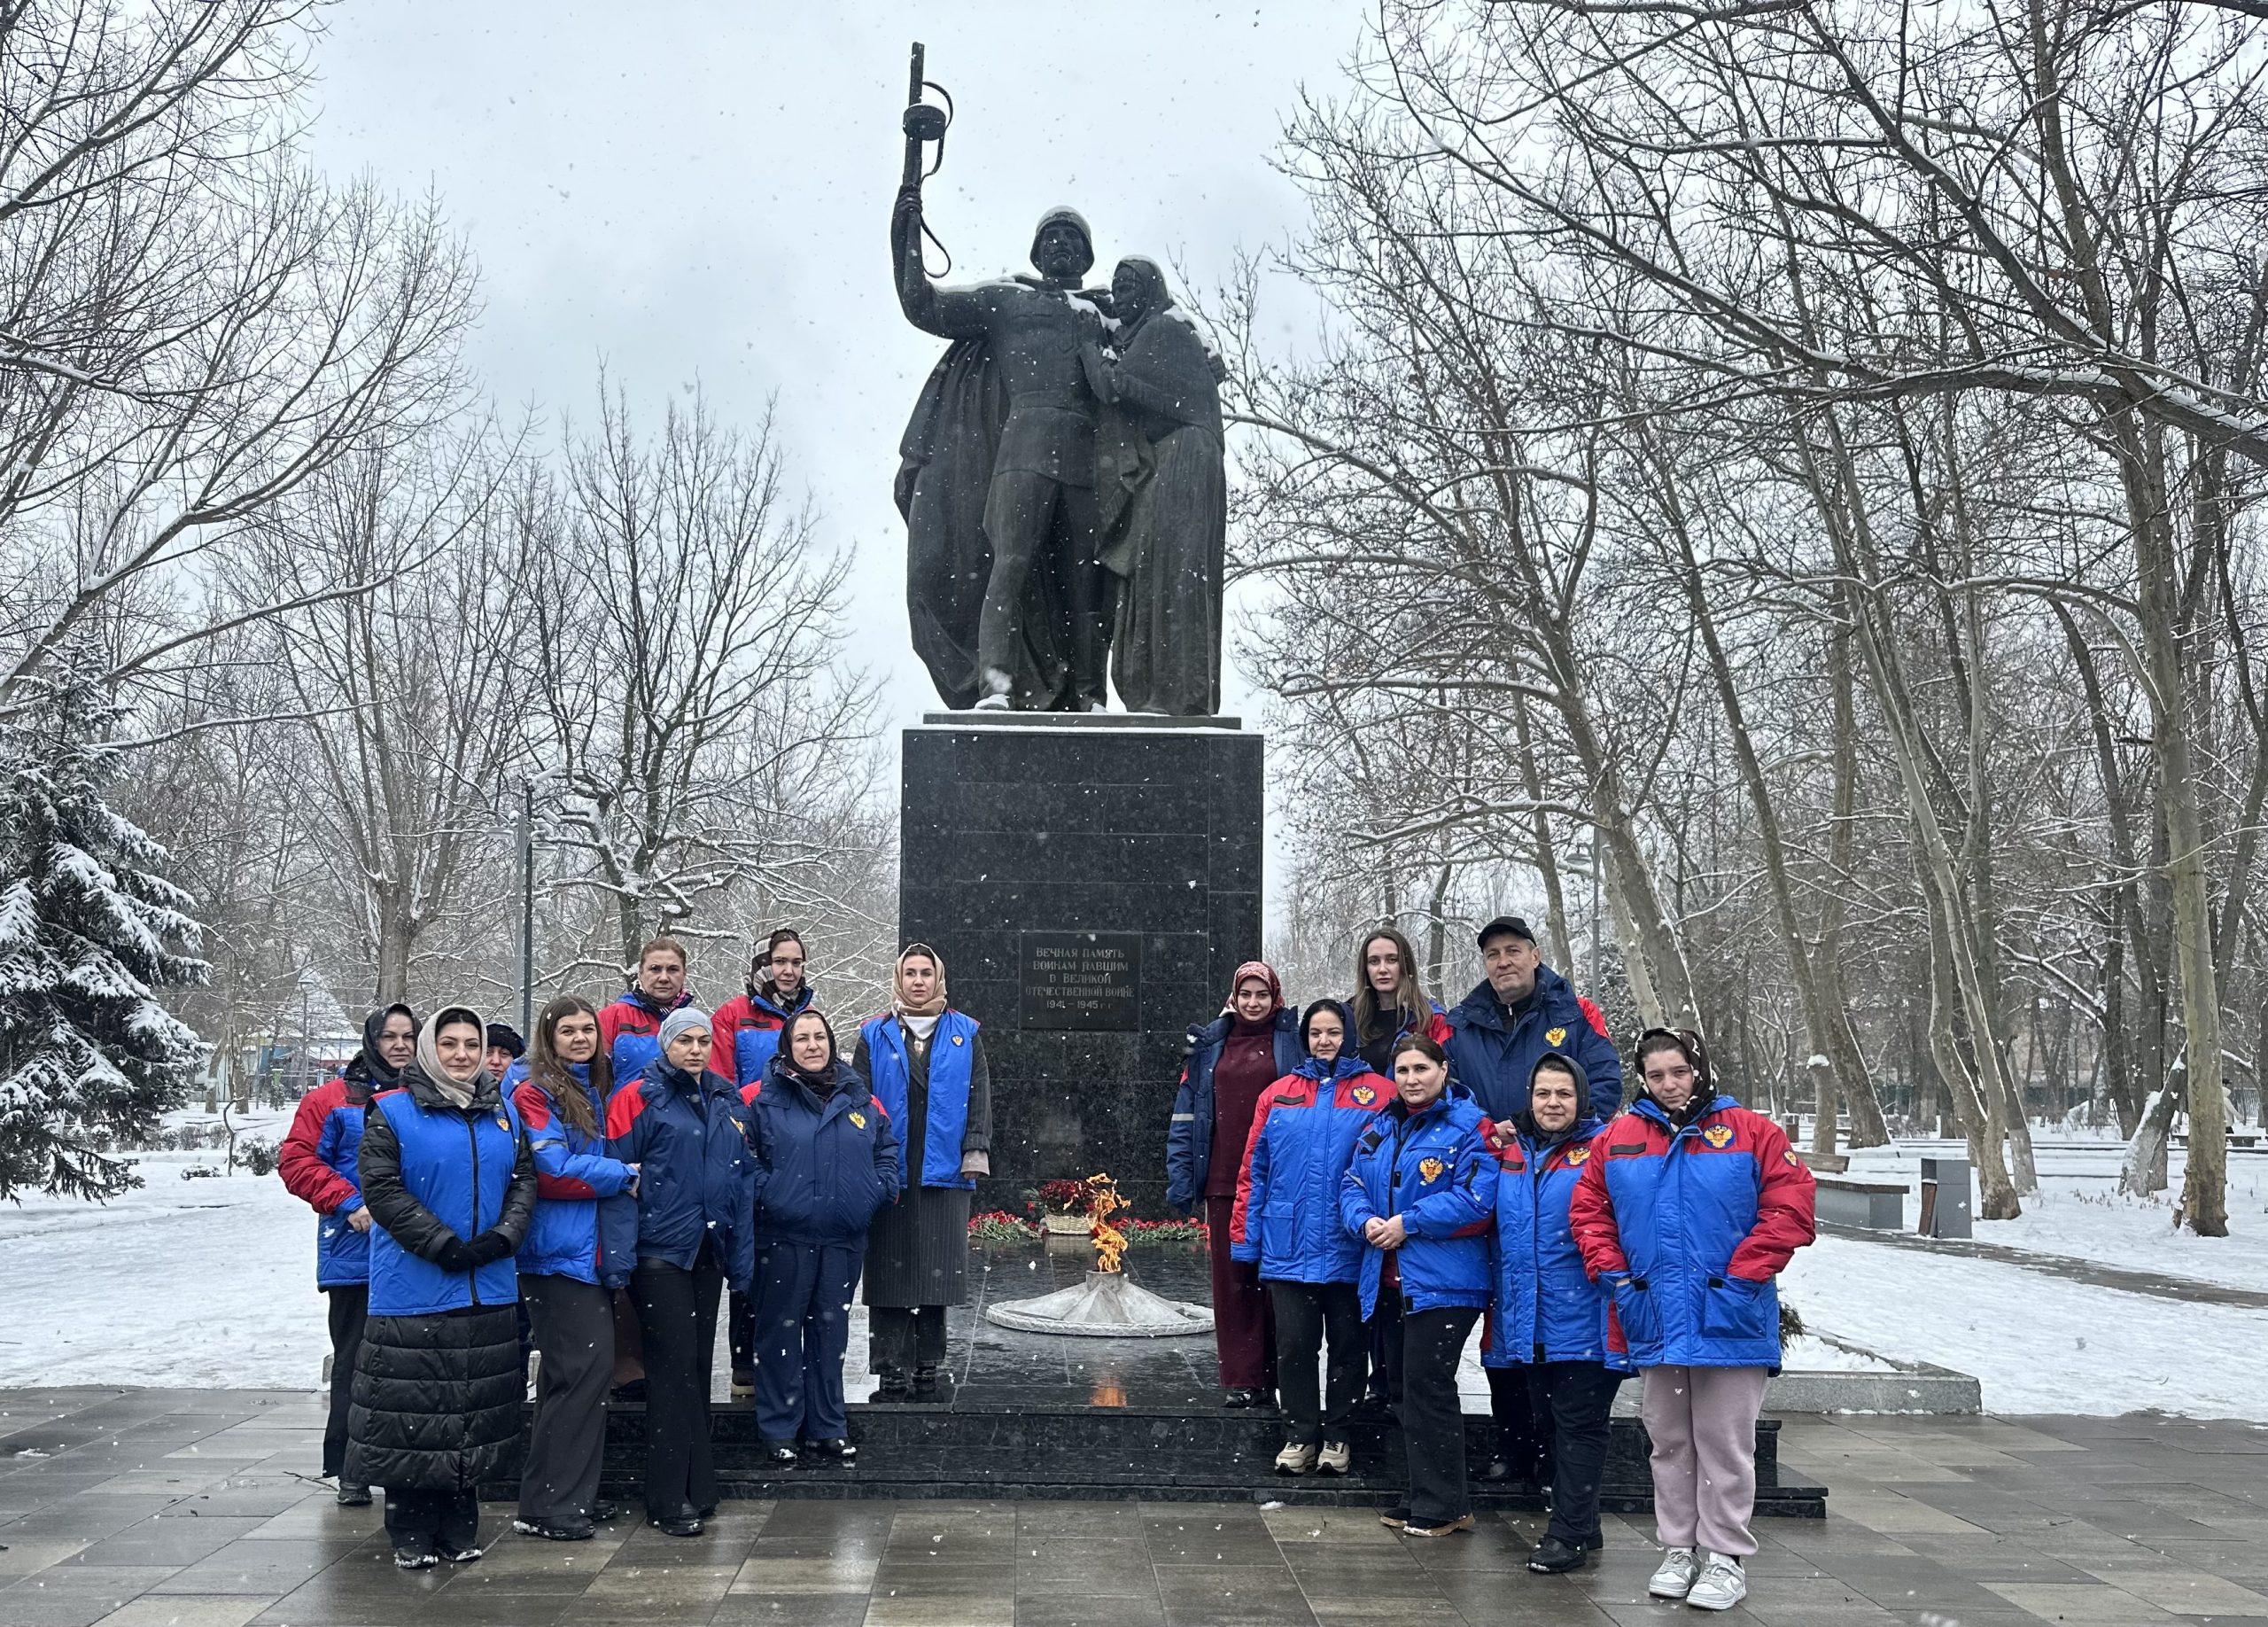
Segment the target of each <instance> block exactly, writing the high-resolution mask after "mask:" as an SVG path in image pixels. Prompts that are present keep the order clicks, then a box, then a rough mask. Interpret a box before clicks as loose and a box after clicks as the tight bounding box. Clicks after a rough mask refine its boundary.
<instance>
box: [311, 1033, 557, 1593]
mask: <svg viewBox="0 0 2268 1627" xmlns="http://www.w3.org/2000/svg"><path fill="white" fill-rule="evenodd" d="M487 1027H488V1025H487V1024H485V1023H483V1022H482V1021H481V1020H480V1016H479V1014H478V1013H477V1012H475V1011H474V1010H472V1009H471V1008H470V1007H467V1006H458V1005H445V1006H443V1007H442V1008H441V1009H440V1010H439V1012H438V1013H436V1014H435V1015H434V1016H432V1018H431V1019H430V1020H429V1021H428V1022H427V1023H426V1024H425V1026H424V1027H423V1029H421V1030H420V1031H418V1035H417V1047H416V1055H413V1056H412V1057H411V1059H410V1062H409V1065H408V1067H406V1068H404V1069H403V1070H401V1082H400V1085H399V1086H397V1087H396V1088H394V1089H392V1090H384V1091H381V1092H379V1093H378V1094H377V1095H376V1096H374V1097H372V1098H371V1099H370V1106H369V1111H368V1113H367V1114H366V1115H365V1117H364V1122H363V1127H362V1141H361V1148H360V1150H359V1152H358V1154H357V1157H356V1165H357V1169H356V1173H357V1175H358V1177H359V1179H361V1186H362V1201H363V1202H364V1203H367V1204H368V1205H369V1210H370V1218H371V1220H372V1222H373V1225H372V1227H371V1230H370V1233H369V1239H370V1320H369V1322H368V1323H367V1324H365V1326H364V1327H363V1330H362V1347H361V1351H359V1352H358V1353H357V1356H356V1358H355V1366H354V1402H353V1411H352V1413H351V1417H350V1420H349V1425H348V1442H347V1448H346V1474H347V1476H348V1478H350V1479H352V1480H353V1482H354V1483H356V1484H358V1485H366V1486H384V1488H385V1492H386V1535H387V1537H389V1538H391V1539H392V1544H393V1562H394V1563H395V1564H397V1565H399V1566H400V1567H401V1568H402V1569H405V1570H416V1569H423V1568H424V1567H426V1566H429V1565H432V1564H434V1563H436V1562H438V1561H440V1560H443V1559H447V1560H449V1561H453V1562H455V1563H459V1564H462V1563H463V1562H465V1561H469V1560H476V1559H478V1558H479V1557H480V1503H479V1500H478V1499H479V1488H480V1483H481V1482H483V1481H484V1480H494V1479H498V1478H501V1477H502V1476H505V1475H509V1474H510V1473H511V1471H512V1468H513V1467H515V1464H516V1460H517V1458H518V1455H519V1453H518V1448H519V1441H520V1396H521V1390H522V1388H523V1386H524V1380H523V1379H522V1377H521V1371H522V1370H521V1366H520V1327H519V1317H518V1315H517V1310H518V1306H519V1300H520V1294H519V1281H518V1278H517V1273H515V1272H514V1271H513V1269H512V1253H513V1251H514V1250H515V1249H517V1248H518V1247H519V1246H520V1240H521V1239H522V1238H524V1237H525V1236H526V1235H527V1229H528V1218H529V1217H530V1216H531V1215H532V1213H533V1212H534V1211H535V1164H534V1161H533V1159H532V1156H531V1155H530V1154H529V1151H528V1144H527V1137H526V1136H525V1135H524V1133H522V1131H521V1129H520V1123H519V1116H518V1114H517V1113H516V1112H515V1111H514V1110H513V1109H512V1106H511V1104H510V1103H509V1102H506V1101H505V1100H504V1097H503V1093H502V1092H501V1091H500V1090H499V1089H498V1088H497V1085H496V1081H495V1080H494V1079H493V1078H490V1077H489V1074H488V1070H487V1069H486V1068H485V1066H484V1065H483V1055H484V1053H485V1050H486V1048H487Z"/></svg>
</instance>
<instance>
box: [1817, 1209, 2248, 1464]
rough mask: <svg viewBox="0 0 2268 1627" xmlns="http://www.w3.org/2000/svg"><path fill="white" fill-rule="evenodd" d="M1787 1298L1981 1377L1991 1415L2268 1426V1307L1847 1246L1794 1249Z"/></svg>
mask: <svg viewBox="0 0 2268 1627" xmlns="http://www.w3.org/2000/svg"><path fill="white" fill-rule="evenodd" d="M1781 1292H1782V1293H1783V1295H1784V1296H1786V1297H1787V1299H1788V1300H1789V1301H1790V1303H1791V1304H1794V1305H1795V1306H1796V1308H1797V1309H1798V1312H1801V1313H1802V1316H1803V1319H1804V1321H1805V1323H1806V1325H1807V1326H1809V1327H1816V1328H1820V1329H1822V1330H1824V1331H1826V1332H1829V1333H1831V1334H1834V1335H1837V1336H1838V1337H1841V1338H1845V1339H1848V1340H1850V1341H1851V1342H1852V1343H1856V1344H1861V1345H1865V1346H1866V1347H1868V1349H1870V1350H1874V1351H1879V1352H1881V1353H1882V1354H1883V1355H1884V1356H1889V1357H1894V1358H1899V1359H1902V1360H1907V1361H1926V1362H1932V1363H1935V1364H1936V1365H1937V1366H1941V1367H1952V1368H1953V1369H1955V1370H1956V1371H1959V1372H1961V1373H1967V1374H1974V1375H1975V1376H1976V1377H1977V1380H1978V1381H1979V1382H1981V1383H1982V1384H1983V1386H1984V1392H1985V1410H1986V1411H1987V1412H1992V1413H2130V1412H2140V1411H2143V1410H2146V1409H2151V1408H2155V1409H2157V1410H2160V1411H2163V1412H2167V1413H2181V1414H2184V1415H2186V1416H2188V1417H2192V1418H2254V1419H2262V1420H2268V1311H2251V1310H2242V1309H2237V1308H2233V1307H2230V1306H2225V1305H2201V1304H2182V1303H2179V1302H2178V1301H2174V1300H2169V1299H2157V1298H2153V1297H2149V1296H2144V1295H2140V1294H2129V1293H2123V1292H2120V1291H2119V1290H2117V1289H2115V1288H2091V1287H2089V1286H2087V1285H2086V1284H2085V1283H2080V1282H2073V1281H2066V1280H2064V1279H2062V1278H2056V1277H2049V1276H2045V1275H2043V1274H2041V1273H2039V1272H2036V1271H2031V1270H2027V1269H2026V1268H2025V1267H2023V1266H2021V1265H2003V1264H2001V1263H2000V1262H1998V1261H1994V1260H1971V1259H1960V1258H1955V1257H1949V1256H1946V1255H1938V1254H1928V1253H1923V1252H1921V1251H1919V1250H1917V1249H1901V1248H1898V1247H1896V1246H1895V1245H1892V1244H1888V1243H1869V1242H1852V1241H1849V1240H1846V1239H1844V1238H1841V1237H1822V1238H1821V1239H1820V1240H1819V1242H1815V1243H1814V1244H1813V1245H1812V1246H1811V1247H1810V1248H1808V1249H1801V1250H1799V1251H1798V1253H1797V1255H1796V1257H1795V1260H1794V1261H1793V1263H1792V1264H1790V1265H1789V1267H1788V1270H1787V1273H1786V1274H1785V1275H1784V1276H1783V1277H1782V1279H1781Z"/></svg>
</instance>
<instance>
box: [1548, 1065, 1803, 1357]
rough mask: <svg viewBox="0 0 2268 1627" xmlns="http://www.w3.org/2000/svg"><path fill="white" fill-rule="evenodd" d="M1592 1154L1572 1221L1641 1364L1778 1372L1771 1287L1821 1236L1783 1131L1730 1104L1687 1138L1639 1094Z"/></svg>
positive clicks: (1703, 1119) (1704, 1118)
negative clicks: (1790, 1262) (1791, 1260)
mask: <svg viewBox="0 0 2268 1627" xmlns="http://www.w3.org/2000/svg"><path fill="white" fill-rule="evenodd" d="M1592 1147H1593V1149H1594V1150H1593V1153H1592V1156H1591V1157H1590V1159H1589V1161H1588V1163H1587V1164H1585V1165H1584V1168H1583V1173H1582V1176H1581V1179H1580V1180H1579V1181H1578V1182H1577V1183H1576V1187H1575V1195H1574V1199H1573V1203H1572V1204H1571V1205H1570V1218H1571V1220H1572V1223H1573V1227H1574V1233H1575V1242H1576V1244H1577V1246H1578V1247H1580V1248H1581V1249H1582V1251H1583V1264H1584V1265H1585V1266H1586V1267H1587V1268H1588V1270H1589V1272H1590V1273H1591V1275H1592V1276H1593V1277H1595V1278H1596V1279H1598V1280H1599V1281H1602V1282H1604V1283H1605V1284H1607V1285H1608V1287H1609V1288H1610V1289H1611V1291H1612V1294H1613V1296H1614V1309H1615V1315H1616V1317H1617V1319H1618V1320H1619V1321H1620V1323H1621V1325H1622V1333H1623V1336H1624V1338H1626V1339H1627V1340H1628V1342H1629V1346H1630V1359H1631V1360H1632V1362H1634V1363H1635V1365H1636V1366H1641V1367H1660V1366H1689V1367H1769V1368H1772V1369H1773V1370H1775V1372H1776V1371H1777V1370H1778V1368H1779V1366H1780V1295H1779V1290H1778V1288H1777V1286H1776V1285H1775V1281H1774V1279H1775V1278H1776V1277H1777V1276H1778V1275H1779V1273H1780V1272H1781V1271H1782V1269H1783V1267H1785V1266H1786V1265H1787V1263H1788V1260H1789V1258H1790V1257H1791V1256H1792V1255H1793V1254H1794V1253H1795V1251H1796V1250H1797V1249H1800V1248H1802V1247H1803V1246H1804V1245H1805V1244H1806V1243H1807V1242H1811V1240H1812V1239H1813V1238H1814V1236H1815V1235H1817V1228H1816V1226H1815V1224H1814V1218H1813V1212H1812V1203H1813V1197H1814V1190H1815V1188H1814V1185H1813V1182H1812V1175H1811V1171H1810V1170H1809V1169H1808V1168H1806V1166H1805V1164H1804V1163H1803V1161H1802V1160H1801V1159H1799V1158H1798V1157H1797V1156H1796V1155H1795V1152H1794V1150H1793V1149H1792V1148H1790V1147H1789V1145H1788V1137H1787V1134H1786V1133H1785V1132H1784V1131H1783V1130H1782V1129H1781V1128H1780V1126H1779V1125H1775V1124H1774V1123H1773V1122H1772V1121H1771V1120H1770V1119H1769V1118H1767V1117H1765V1116H1764V1115H1763V1114H1761V1113H1752V1112H1751V1111H1749V1109H1746V1108H1744V1107H1743V1106H1741V1105H1740V1103H1739V1102H1736V1101H1734V1100H1733V1099H1732V1098H1731V1097H1730V1096H1724V1095H1720V1096H1715V1097H1713V1098H1712V1099H1711V1100H1710V1102H1709V1105H1708V1106H1707V1107H1706V1108H1705V1109H1703V1110H1702V1112H1701V1113H1700V1114H1699V1115H1698V1116H1697V1117H1695V1118H1694V1120H1693V1122H1692V1123H1690V1124H1689V1125H1685V1126H1683V1127H1682V1128H1680V1127H1679V1126H1678V1125H1675V1124H1674V1123H1673V1122H1672V1121H1671V1119H1670V1117H1669V1115H1668V1114H1667V1113H1666V1112H1665V1111H1663V1109H1662V1107H1661V1105H1660V1103H1658V1102H1655V1101H1654V1100H1653V1099H1652V1098H1651V1097H1647V1096H1642V1097H1640V1098H1639V1099H1638V1102H1637V1103H1636V1104H1635V1106H1633V1107H1632V1108H1631V1109H1630V1110H1629V1111H1628V1112H1627V1113H1625V1114H1623V1115H1621V1116H1620V1117H1618V1118H1616V1119H1615V1120H1614V1122H1613V1123H1612V1124H1610V1125H1607V1127H1606V1128H1605V1129H1604V1131H1602V1132H1601V1133H1599V1136H1598V1139H1597V1140H1595V1141H1594V1142H1593V1143H1592Z"/></svg>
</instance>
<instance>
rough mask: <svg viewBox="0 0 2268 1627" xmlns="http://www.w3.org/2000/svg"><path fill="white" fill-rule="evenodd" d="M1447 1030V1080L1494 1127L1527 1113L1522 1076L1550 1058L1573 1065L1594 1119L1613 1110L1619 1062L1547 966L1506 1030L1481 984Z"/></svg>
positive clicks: (1498, 1005)
mask: <svg viewBox="0 0 2268 1627" xmlns="http://www.w3.org/2000/svg"><path fill="white" fill-rule="evenodd" d="M1441 1048H1442V1049H1443V1050H1445V1051H1447V1052H1448V1053H1449V1073H1450V1075H1451V1076H1452V1077H1453V1078H1455V1079H1456V1082H1457V1083H1458V1084H1460V1085H1462V1086H1464V1087H1465V1089H1467V1090H1469V1091H1471V1092H1472V1094H1473V1098H1474V1100H1476V1101H1477V1102H1480V1109H1481V1111H1483V1112H1484V1113H1486V1114H1487V1115H1488V1117H1490V1118H1491V1119H1493V1120H1495V1122H1497V1123H1499V1124H1502V1123H1504V1122H1505V1121H1507V1120H1509V1119H1511V1118H1515V1117H1518V1116H1519V1115H1520V1114H1522V1113H1525V1112H1526V1111H1527V1081H1528V1076H1529V1075H1530V1074H1532V1073H1534V1071H1535V1064H1536V1063H1539V1062H1541V1061H1542V1060H1543V1058H1544V1057H1545V1056H1547V1055H1550V1053H1552V1052H1554V1051H1557V1052H1559V1053H1560V1054H1561V1055H1566V1056H1572V1057H1573V1058H1574V1059H1575V1061H1576V1062H1577V1063H1581V1066H1582V1070H1583V1073H1584V1076H1585V1077H1586V1078H1588V1080H1589V1082H1590V1104H1589V1110H1590V1112H1591V1113H1592V1114H1593V1115H1594V1116H1595V1117H1599V1118H1612V1117H1614V1115H1615V1114H1616V1113H1618V1112H1619V1111H1620V1110H1621V1109H1622V1059H1621V1057H1619V1056H1618V1055H1615V1050H1614V1047H1613V1045H1612V1043H1610V1042H1609V1040H1608V1039H1607V1038H1606V1018H1605V1016H1604V1015H1603V1014H1602V1013H1601V1012H1600V1010H1599V1008H1597V1007H1596V1006H1595V1005H1593V1004H1592V1003H1591V1002H1590V1001H1589V1000H1583V999H1581V998H1580V997H1578V996H1577V994H1576V993H1575V991H1574V990H1573V989H1572V988H1570V987H1568V986H1567V980H1566V979H1565V977H1561V976H1560V975H1559V974H1558V973H1557V972H1556V971H1553V970H1552V969H1550V967H1549V966H1539V967H1537V968H1536V969H1535V994H1534V999H1532V1000H1529V1002H1528V1004H1527V1008H1526V1010H1524V1011H1522V1012H1521V1013H1520V1014H1519V1015H1518V1016H1517V1017H1515V1018H1513V1019H1512V1021H1511V1025H1510V1026H1509V1027H1508V1026H1506V1024H1505V1022H1504V1005H1503V1001H1502V1000H1498V999H1497V998H1496V991H1495V989H1493V988H1491V987H1489V986H1488V983H1487V979H1486V978H1483V979H1482V980H1481V983H1480V986H1479V987H1478V988H1476V989H1474V990H1473V991H1472V993H1470V994H1468V995H1466V996H1465V997H1464V999H1463V1000H1460V1001H1458V1002H1457V1006H1456V1010H1454V1011H1452V1012H1450V1013H1449V1038H1448V1039H1445V1040H1443V1041H1442V1042H1441Z"/></svg>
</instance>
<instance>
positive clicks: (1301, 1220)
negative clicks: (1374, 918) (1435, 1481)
mask: <svg viewBox="0 0 2268 1627" xmlns="http://www.w3.org/2000/svg"><path fill="white" fill-rule="evenodd" d="M1300 1032H1301V1036H1302V1037H1303V1038H1304V1039H1306V1041H1307V1047H1308V1058H1307V1060H1306V1061H1305V1062H1303V1063H1301V1064H1300V1065H1299V1066H1298V1067H1296V1068H1294V1069H1293V1070H1292V1071H1291V1072H1290V1073H1288V1074H1286V1075H1285V1076H1284V1077H1283V1078H1280V1079H1278V1080H1277V1081H1276V1083H1275V1084H1273V1085H1271V1086H1269V1087H1268V1088H1267V1089H1266V1090H1264V1091H1262V1093H1261V1096H1260V1104H1259V1106H1258V1107H1257V1108H1256V1109H1254V1112H1253V1119H1252V1134H1251V1137H1250V1138H1249V1139H1248V1140H1247V1142H1246V1144H1245V1149H1244V1164H1243V1166H1242V1167H1241V1168H1240V1169H1239V1172H1238V1173H1237V1198H1236V1208H1235V1211H1234V1214H1233V1216H1232V1218H1231V1224H1230V1248H1231V1253H1232V1254H1233V1256H1234V1257H1235V1258H1237V1259H1239V1260H1241V1261H1245V1262H1247V1263H1248V1264H1251V1265H1257V1266H1258V1267H1259V1268H1260V1280H1261V1281H1262V1282H1264V1283H1266V1284H1267V1285H1268V1293H1269V1297H1270V1300H1271V1301H1273V1303H1274V1305H1275V1311H1276V1382H1277V1383H1278V1386H1279V1387H1280V1389H1281V1391H1282V1395H1283V1405H1284V1421H1285V1428H1284V1450H1283V1451H1281V1452H1278V1453H1277V1454H1276V1472H1277V1473H1278V1474H1279V1475H1304V1474H1306V1473H1307V1472H1308V1471H1309V1469H1311V1468H1315V1467H1317V1466H1318V1465H1320V1467H1322V1468H1323V1470H1324V1473H1326V1474H1332V1475H1343V1474H1345V1473H1347V1470H1348V1466H1349V1464H1350V1463H1351V1462H1352V1461H1353V1453H1352V1452H1351V1451H1350V1450H1349V1448H1348V1444H1347V1421H1348V1415H1349V1414H1350V1413H1353V1412H1354V1410H1355V1403H1356V1402H1358V1401H1360V1400H1361V1399H1362V1398H1363V1366H1364V1364H1365V1360H1366V1358H1367V1357H1368V1355H1369V1343H1368V1337H1367V1335H1365V1334H1364V1332H1363V1306H1362V1301H1361V1298H1360V1296H1357V1295H1356V1293H1355V1279H1356V1278H1358V1277H1360V1276H1361V1275H1362V1273H1363V1241H1362V1239H1361V1238H1359V1237H1357V1236H1355V1234H1353V1233H1351V1232H1349V1231H1348V1229H1347V1227H1346V1226H1345V1225H1344V1224H1343V1223H1341V1221H1340V1218H1339V1183H1340V1180H1341V1179H1343V1178H1344V1177H1345V1175H1346V1173H1347V1164H1348V1159H1349V1158H1351V1157H1352V1156H1354V1151H1355V1140H1356V1139H1357V1138H1358V1137H1360V1136H1361V1135H1362V1133H1363V1130H1364V1129H1365V1128H1367V1127H1368V1126H1369V1125H1370V1124H1371V1119H1372V1117H1373V1116H1374V1115H1376V1114H1377V1113H1378V1111H1379V1109H1381V1108H1383V1107H1385V1106H1386V1101H1387V1099H1388V1098H1389V1097H1391V1096H1392V1095H1393V1094H1394V1087H1393V1086H1391V1085H1388V1084H1387V1083H1386V1081H1385V1080H1384V1079H1383V1078H1379V1076H1378V1075H1377V1074H1375V1073H1373V1072H1371V1069H1370V1065H1369V1064H1368V1063H1365V1062H1363V1059H1362V1058H1361V1057H1360V1056H1356V1055H1340V1048H1341V1047H1343V1046H1344V1045H1345V1044H1346V1042H1347V1024H1346V1020H1345V1018H1344V1017H1343V1016H1341V1015H1340V1009H1339V1005H1338V1002H1337V1001H1335V1000H1317V1001H1316V1002H1315V1004H1313V1005H1312V1006H1309V1008H1307V1010H1306V1011H1305V1012H1304V1013H1302V1014H1301V1017H1300ZM1326 1335H1327V1336H1328V1338H1329V1341H1330V1349H1331V1355H1330V1359H1329V1364H1328V1366H1329V1373H1330V1377H1329V1380H1328V1382H1327V1383H1326V1384H1325V1385H1324V1388H1323V1389H1322V1390H1318V1389H1317V1384H1316V1358H1317V1356H1319V1355H1321V1354H1322V1353H1323V1349H1324V1340H1325V1337H1326Z"/></svg>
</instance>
